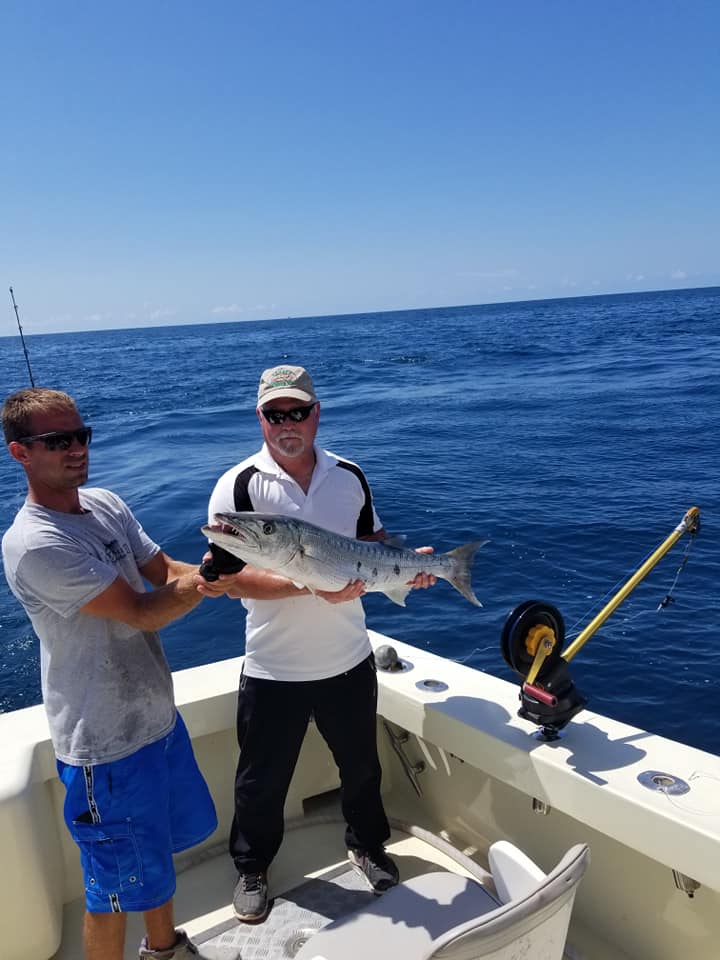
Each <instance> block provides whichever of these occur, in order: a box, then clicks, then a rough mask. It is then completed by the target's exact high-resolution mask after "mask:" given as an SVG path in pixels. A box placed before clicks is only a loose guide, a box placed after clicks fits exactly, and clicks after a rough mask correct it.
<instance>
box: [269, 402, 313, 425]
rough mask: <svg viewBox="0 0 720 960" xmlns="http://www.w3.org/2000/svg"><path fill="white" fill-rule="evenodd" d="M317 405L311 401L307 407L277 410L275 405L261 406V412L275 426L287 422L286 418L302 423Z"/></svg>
mask: <svg viewBox="0 0 720 960" xmlns="http://www.w3.org/2000/svg"><path fill="white" fill-rule="evenodd" d="M314 406H315V404H314V403H311V404H310V405H309V406H307V407H293V408H292V410H276V409H275V408H274V407H260V412H261V413H262V415H263V416H264V417H265V419H266V420H267V422H268V423H271V424H272V425H273V426H274V427H277V426H279V425H280V424H281V423H285V421H286V420H292V421H293V423H301V422H302V421H303V420H307V418H308V417H309V416H310V411H311V410H312V408H313V407H314Z"/></svg>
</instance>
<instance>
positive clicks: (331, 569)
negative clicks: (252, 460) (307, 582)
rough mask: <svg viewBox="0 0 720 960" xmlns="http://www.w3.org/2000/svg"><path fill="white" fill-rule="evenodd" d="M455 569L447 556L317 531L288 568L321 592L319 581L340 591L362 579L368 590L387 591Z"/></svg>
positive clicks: (305, 540)
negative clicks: (420, 575)
mask: <svg viewBox="0 0 720 960" xmlns="http://www.w3.org/2000/svg"><path fill="white" fill-rule="evenodd" d="M454 566H455V562H454V560H453V558H452V557H448V556H447V555H444V554H441V555H439V556H435V555H433V554H421V553H416V552H415V551H414V550H408V549H404V548H401V547H391V546H386V545H384V544H382V543H380V542H377V541H368V540H352V539H350V538H349V537H339V536H338V535H337V534H333V533H330V532H328V531H321V530H319V529H318V528H315V529H307V530H305V531H303V538H302V542H301V549H300V551H299V552H298V553H297V554H296V555H295V559H294V560H293V562H292V563H291V564H289V565H288V568H291V567H292V568H293V569H294V570H295V571H296V574H294V575H293V579H295V580H303V576H302V575H303V574H305V576H306V577H308V578H312V579H313V581H314V585H316V586H317V587H318V588H319V589H323V588H322V587H321V586H320V584H319V582H318V578H321V579H322V580H323V581H324V582H326V583H328V584H330V585H332V586H335V587H337V589H340V588H341V587H344V586H345V584H346V583H348V582H349V581H350V580H362V581H363V582H364V583H365V585H366V589H368V590H373V589H379V590H384V589H386V588H388V587H389V588H393V587H401V586H403V585H404V584H407V582H408V581H409V580H412V579H413V578H414V577H415V576H416V575H417V574H418V573H421V572H423V571H424V572H426V573H432V574H434V575H435V576H438V577H443V578H444V579H446V578H447V576H448V574H451V573H452V571H453V569H454ZM311 585H313V584H311ZM332 586H329V587H328V588H327V589H332Z"/></svg>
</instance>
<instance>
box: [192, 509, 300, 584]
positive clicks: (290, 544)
mask: <svg viewBox="0 0 720 960" xmlns="http://www.w3.org/2000/svg"><path fill="white" fill-rule="evenodd" d="M202 532H203V533H204V534H205V536H206V537H208V539H210V540H212V542H213V543H216V544H217V545H218V546H219V547H222V548H223V550H227V551H228V553H232V554H233V556H236V557H240V559H241V560H245V562H246V563H250V564H252V565H253V566H255V567H261V568H263V569H269V570H274V569H275V568H276V567H282V566H284V565H285V564H286V563H289V562H290V561H291V560H292V558H293V557H294V556H295V554H296V553H297V551H298V548H299V545H300V531H299V528H298V525H297V523H296V522H295V521H294V520H293V519H292V518H291V517H282V516H274V515H273V514H267V513H255V512H254V511H246V512H242V513H216V514H215V523H214V524H213V525H212V526H206V527H203V528H202Z"/></svg>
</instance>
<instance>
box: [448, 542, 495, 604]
mask: <svg viewBox="0 0 720 960" xmlns="http://www.w3.org/2000/svg"><path fill="white" fill-rule="evenodd" d="M486 543H488V541H487V540H473V542H472V543H465V544H463V545H462V546H461V547H455V549H454V550H448V552H447V554H446V556H448V557H453V559H454V560H455V570H454V572H453V575H452V577H448V578H447V579H448V583H451V584H452V585H453V587H455V589H456V590H457V591H458V592H459V593H461V594H462V595H463V596H464V597H465V599H466V600H469V601H470V603H472V604H473V605H474V606H476V607H481V606H482V604H481V603H480V601H479V600H478V598H477V597H476V596H475V594H474V593H473V588H472V579H471V574H472V565H473V560H474V559H475V554H476V552H477V551H478V550H479V549H480V547H484V546H485V544H486Z"/></svg>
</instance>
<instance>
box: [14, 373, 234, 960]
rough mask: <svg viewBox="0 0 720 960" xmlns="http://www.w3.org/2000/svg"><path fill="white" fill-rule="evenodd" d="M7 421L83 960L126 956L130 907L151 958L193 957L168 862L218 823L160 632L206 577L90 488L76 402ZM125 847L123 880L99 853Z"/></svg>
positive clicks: (17, 407)
mask: <svg viewBox="0 0 720 960" xmlns="http://www.w3.org/2000/svg"><path fill="white" fill-rule="evenodd" d="M2 423H3V432H4V434H5V440H6V442H7V445H8V451H9V453H10V455H11V456H12V457H13V459H15V460H16V461H17V462H18V463H19V464H20V465H21V466H22V467H23V469H24V470H25V473H26V476H27V482H28V495H27V500H26V502H25V503H24V505H23V506H22V507H21V509H20V510H19V512H18V514H17V516H16V518H15V521H14V523H13V525H12V527H11V528H10V529H9V530H8V531H7V533H6V534H5V536H4V537H3V541H2V554H3V563H4V567H5V575H6V577H7V581H8V584H9V585H10V589H11V590H12V592H13V593H14V594H15V596H16V597H17V598H18V600H19V601H20V603H21V604H22V605H23V607H24V608H25V611H26V612H27V614H28V616H29V618H30V620H31V621H32V625H33V628H34V630H35V632H36V634H37V635H38V637H39V639H40V663H41V679H42V692H43V701H44V704H45V709H46V712H47V717H48V723H49V726H50V734H51V737H52V741H53V745H54V748H55V752H56V755H57V760H58V772H59V775H60V779H61V781H62V782H63V784H64V786H65V788H66V792H67V796H66V802H65V819H66V823H67V826H68V829H69V830H70V833H71V835H72V837H73V839H74V840H75V841H76V843H77V844H78V846H79V848H80V859H81V864H82V868H83V873H84V877H85V890H86V908H87V914H86V919H85V926H84V936H85V954H86V957H87V960H100V958H102V960H122V956H123V951H124V941H125V925H126V924H125V919H126V913H127V912H128V911H138V912H142V913H143V914H144V918H145V926H146V931H147V936H146V937H145V939H144V940H143V943H142V945H141V949H140V956H141V957H145V958H160V957H162V958H163V960H169V958H171V957H172V958H175V960H186V958H188V960H189V958H190V957H197V955H198V954H197V950H196V948H195V947H194V946H193V945H192V943H190V941H189V940H188V939H187V937H186V935H185V934H184V933H183V932H182V931H178V930H175V926H174V920H173V909H172V897H173V894H174V892H175V874H174V869H173V864H172V854H173V853H176V852H178V851H179V850H183V849H186V848H187V847H190V846H192V845H193V844H195V843H199V842H200V841H201V840H203V839H205V837H207V836H209V835H210V834H211V833H212V832H213V830H215V828H216V826H217V819H216V816H215V810H214V806H213V802H212V799H211V797H210V793H209V791H208V789H207V785H206V784H205V781H204V780H203V778H202V776H201V774H200V771H199V770H198V768H197V765H196V763H195V759H194V757H193V754H192V747H191V745H190V741H189V738H188V735H187V731H186V730H185V726H184V724H183V722H182V719H181V717H180V716H179V714H177V713H176V710H175V704H174V700H173V686H172V677H171V675H170V669H169V667H168V663H167V660H166V659H165V654H164V652H163V648H162V644H161V642H160V638H159V636H158V634H157V632H156V631H157V630H158V629H159V628H161V627H163V626H165V624H167V623H170V622H171V621H172V620H175V619H177V618H178V617H180V616H182V615H183V614H184V613H186V612H188V611H189V610H191V609H192V608H193V607H195V606H196V605H197V604H198V603H199V602H200V601H201V600H202V594H201V593H200V592H199V591H198V588H197V586H196V580H197V573H198V568H197V566H192V565H190V564H186V563H182V562H181V561H177V560H173V559H172V558H170V557H169V556H168V555H167V554H166V553H164V552H163V551H162V550H161V549H160V547H159V546H158V545H157V544H156V543H154V542H153V541H152V540H151V539H150V538H149V537H148V536H147V535H146V534H145V532H144V531H143V529H142V527H141V526H140V524H139V523H138V521H137V520H136V519H135V517H134V516H133V514H132V512H131V511H130V509H129V508H128V507H127V505H126V504H125V503H124V502H123V501H122V500H121V499H120V497H118V496H116V495H115V494H114V493H111V492H110V491H109V490H100V489H88V488H86V489H81V487H83V485H84V484H85V482H86V480H87V476H88V447H89V445H90V440H91V437H92V430H91V428H90V427H88V426H86V425H85V424H84V423H83V422H82V419H81V417H80V414H79V412H78V409H77V407H76V405H75V402H74V401H73V400H72V398H71V397H69V396H68V395H67V394H65V393H61V392H59V391H55V390H48V389H45V388H35V387H33V388H31V389H28V390H21V391H19V392H18V393H15V394H13V395H12V396H10V397H8V398H7V400H6V401H5V403H4V404H3V407H2ZM144 581H148V582H149V583H150V584H151V585H152V586H153V587H154V588H155V589H153V590H149V591H148V590H146V589H145V585H144ZM180 776H182V786H181V787H180V786H178V784H179V779H180ZM161 784H163V785H166V789H165V787H161V786H160V785H161ZM164 789H165V793H164V795H163V796H159V794H160V793H162V792H163V790H164ZM159 811H166V812H163V813H159ZM128 838H130V839H131V840H132V841H133V843H132V845H131V848H132V849H135V850H137V851H138V856H139V860H140V861H141V863H142V873H141V871H140V869H139V868H137V869H136V868H135V867H133V865H132V864H130V865H128V868H127V870H126V871H125V873H122V872H120V874H118V870H117V869H116V868H113V867H112V863H115V864H117V863H118V862H120V858H118V859H117V860H116V859H115V858H113V857H109V858H107V859H108V864H109V869H108V870H107V871H105V870H104V868H103V863H102V862H101V858H99V857H94V856H93V849H97V845H98V842H99V841H102V844H103V848H104V849H105V850H107V849H108V845H112V844H119V845H121V846H122V847H123V848H124V849H125V850H127V849H128ZM118 849H119V848H118ZM141 875H143V876H144V880H143V882H142V883H138V882H137V877H138V876H141Z"/></svg>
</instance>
